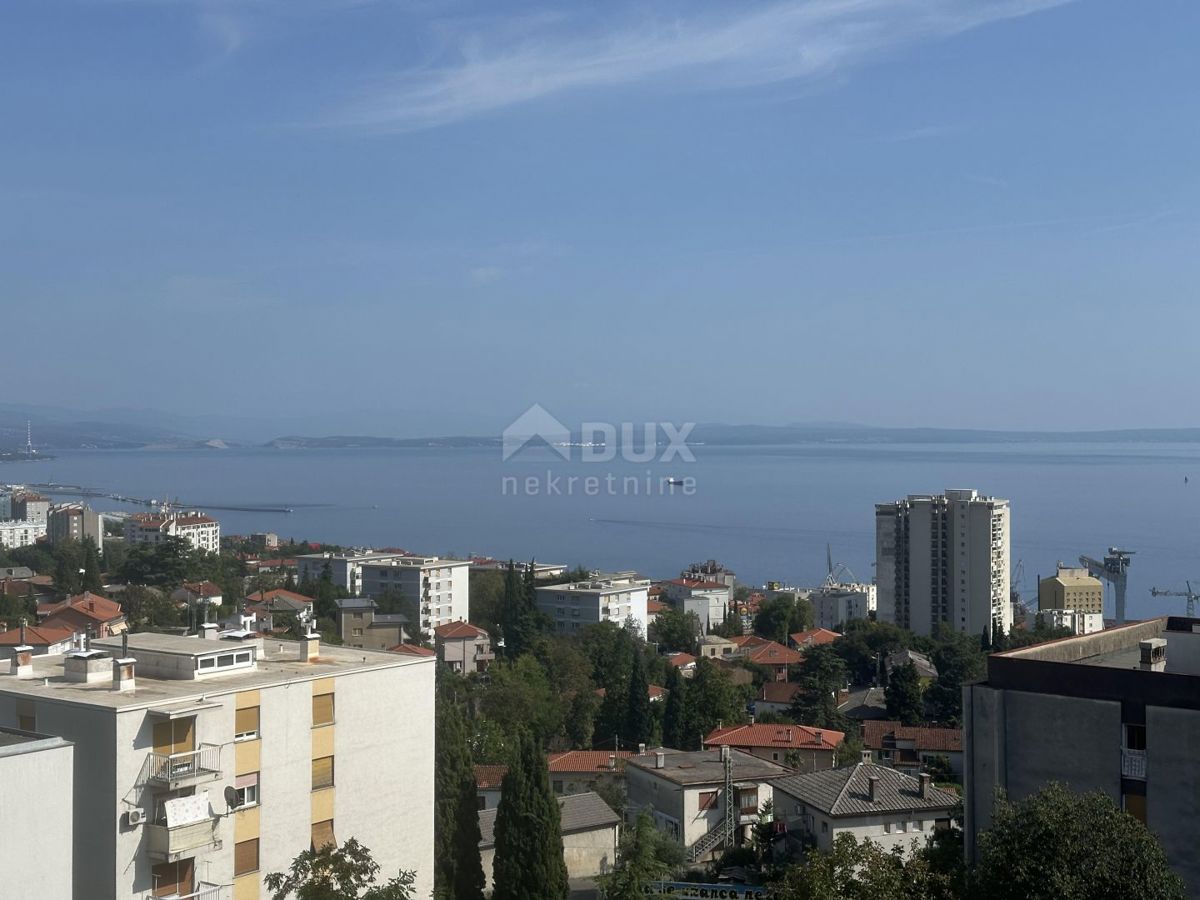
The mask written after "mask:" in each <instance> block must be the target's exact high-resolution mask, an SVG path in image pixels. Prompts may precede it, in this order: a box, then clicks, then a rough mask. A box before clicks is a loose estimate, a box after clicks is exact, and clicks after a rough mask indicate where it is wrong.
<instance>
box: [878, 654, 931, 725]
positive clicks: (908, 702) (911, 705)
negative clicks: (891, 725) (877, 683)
mask: <svg viewBox="0 0 1200 900" xmlns="http://www.w3.org/2000/svg"><path fill="white" fill-rule="evenodd" d="M883 696H884V698H885V699H886V700H887V711H888V715H889V716H891V717H892V718H893V719H899V720H900V721H901V722H902V723H903V724H905V725H918V724H920V723H921V722H923V721H924V720H925V701H924V698H923V696H922V693H921V676H920V675H918V674H917V667H916V666H914V665H913V664H912V663H911V662H907V663H905V664H904V665H902V666H896V667H895V668H894V669H892V676H891V677H890V678H889V679H888V684H887V687H886V688H885V689H884V692H883Z"/></svg>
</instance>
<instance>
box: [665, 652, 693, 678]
mask: <svg viewBox="0 0 1200 900" xmlns="http://www.w3.org/2000/svg"><path fill="white" fill-rule="evenodd" d="M667 665H668V666H674V667H675V668H676V669H678V670H679V674H680V675H682V676H683V677H684V678H691V677H692V676H693V675H695V674H696V657H694V656H692V654H690V653H672V654H671V655H670V656H668V657H667Z"/></svg>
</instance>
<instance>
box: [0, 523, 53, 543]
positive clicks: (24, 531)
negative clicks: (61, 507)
mask: <svg viewBox="0 0 1200 900" xmlns="http://www.w3.org/2000/svg"><path fill="white" fill-rule="evenodd" d="M45 536H46V520H45V519H41V520H37V519H35V520H33V521H30V522H27V521H25V520H24V519H9V520H6V521H3V522H0V547H4V548H5V549H10V550H11V549H15V548H16V547H28V546H30V545H31V544H36V543H37V542H38V541H39V540H40V539H41V538H44V537H45Z"/></svg>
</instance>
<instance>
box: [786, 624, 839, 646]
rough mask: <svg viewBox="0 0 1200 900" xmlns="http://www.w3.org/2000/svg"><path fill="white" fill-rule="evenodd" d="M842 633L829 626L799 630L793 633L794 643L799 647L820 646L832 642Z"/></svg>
mask: <svg viewBox="0 0 1200 900" xmlns="http://www.w3.org/2000/svg"><path fill="white" fill-rule="evenodd" d="M840 637H841V635H840V634H838V633H837V632H836V631H830V630H829V629H828V628H810V629H808V631H797V632H796V633H795V634H793V635H791V639H792V643H793V644H795V645H796V646H797V647H818V646H820V645H821V644H832V643H833V642H834V641H836V640H837V639H838V638H840Z"/></svg>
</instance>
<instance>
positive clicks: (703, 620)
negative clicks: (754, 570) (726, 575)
mask: <svg viewBox="0 0 1200 900" xmlns="http://www.w3.org/2000/svg"><path fill="white" fill-rule="evenodd" d="M661 587H662V589H663V595H664V596H665V597H666V598H667V601H668V602H669V603H670V604H671V605H672V606H674V607H676V608H677V609H681V610H683V612H685V613H689V612H690V613H694V614H695V616H696V618H697V619H699V620H700V629H701V632H702V633H704V634H708V632H709V631H711V630H712V628H713V626H715V625H720V624H721V623H722V622H724V621H725V616H727V615H728V614H729V610H730V608H731V607H732V605H733V588H732V587H730V586H729V585H727V584H725V583H724V582H720V581H709V580H707V579H705V578H675V579H672V580H671V581H664V582H662V585H661Z"/></svg>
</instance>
